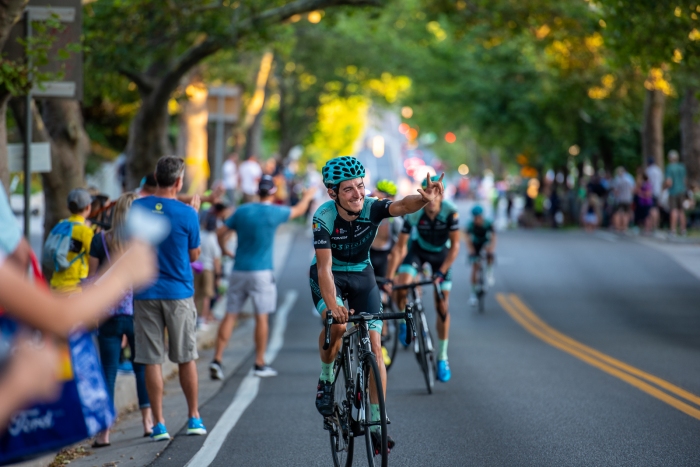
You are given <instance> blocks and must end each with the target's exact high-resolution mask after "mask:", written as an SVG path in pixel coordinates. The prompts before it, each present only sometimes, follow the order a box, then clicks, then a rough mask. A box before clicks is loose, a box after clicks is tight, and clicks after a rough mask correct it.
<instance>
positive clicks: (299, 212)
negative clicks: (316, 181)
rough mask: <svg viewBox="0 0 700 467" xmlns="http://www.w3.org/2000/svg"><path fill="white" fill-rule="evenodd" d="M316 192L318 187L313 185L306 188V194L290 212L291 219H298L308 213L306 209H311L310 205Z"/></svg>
mask: <svg viewBox="0 0 700 467" xmlns="http://www.w3.org/2000/svg"><path fill="white" fill-rule="evenodd" d="M315 194H316V187H315V186H313V187H311V188H309V189H308V190H306V191H305V192H304V195H303V196H302V197H301V199H300V200H299V202H298V203H297V204H295V205H294V206H292V209H291V211H290V213H289V220H292V219H296V218H297V217H300V216H303V215H304V214H306V211H308V210H309V205H310V204H311V201H313V199H314V195H315Z"/></svg>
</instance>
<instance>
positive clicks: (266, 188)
mask: <svg viewBox="0 0 700 467" xmlns="http://www.w3.org/2000/svg"><path fill="white" fill-rule="evenodd" d="M276 191H277V187H276V186H275V182H274V180H273V179H272V177H270V176H268V175H265V176H263V177H262V178H261V179H260V183H259V186H258V195H259V196H260V202H259V203H248V204H244V205H243V206H241V207H240V208H238V210H236V212H235V213H234V214H233V215H232V216H231V217H229V218H228V219H227V220H226V222H225V224H224V225H223V226H221V227H219V230H218V231H217V234H218V236H219V244H220V245H221V249H222V251H223V252H224V254H225V255H227V256H231V257H234V255H233V254H232V253H231V252H230V251H228V248H227V246H226V239H227V238H228V236H229V234H230V233H231V231H233V230H235V231H236V232H237V233H238V246H237V247H236V255H235V258H236V262H235V263H234V265H233V271H232V272H231V275H230V276H229V280H228V282H229V286H228V291H227V293H226V316H225V317H224V319H223V321H222V322H221V324H220V325H219V334H218V337H217V340H216V351H215V353H214V360H213V361H212V362H211V365H210V366H209V370H210V372H211V378H212V379H219V380H220V379H224V372H223V369H222V365H221V359H222V358H223V356H224V349H226V345H227V344H228V340H229V338H230V337H231V333H232V332H233V328H234V326H235V324H236V318H237V317H238V313H239V312H240V311H241V308H243V304H244V303H245V301H246V299H247V298H248V297H250V299H251V300H252V302H253V308H254V309H255V370H254V371H255V375H256V376H260V377H267V376H275V375H277V372H276V371H275V370H274V369H272V368H271V367H270V366H268V365H267V364H266V363H265V350H266V349H267V336H268V319H267V316H268V315H269V314H270V313H272V312H274V311H275V309H276V308H277V286H276V285H275V276H274V273H273V270H272V248H273V245H274V241H275V232H276V231H277V227H278V226H279V225H280V224H283V223H284V222H287V221H288V220H290V219H294V218H295V217H299V216H302V215H304V214H305V213H306V211H307V210H308V208H309V204H310V203H311V200H312V199H313V196H314V193H315V191H316V190H315V189H311V190H308V191H307V192H306V193H304V196H303V197H302V199H301V201H299V203H298V204H296V205H295V206H293V207H291V208H290V207H288V206H276V205H274V204H272V199H273V195H274V194H275V192H276Z"/></svg>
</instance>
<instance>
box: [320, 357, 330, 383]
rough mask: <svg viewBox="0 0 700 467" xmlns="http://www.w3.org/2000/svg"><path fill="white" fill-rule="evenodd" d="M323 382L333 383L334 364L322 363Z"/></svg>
mask: <svg viewBox="0 0 700 467" xmlns="http://www.w3.org/2000/svg"><path fill="white" fill-rule="evenodd" d="M320 379H321V381H325V382H327V383H332V382H333V363H325V362H323V360H322V361H321V378H320Z"/></svg>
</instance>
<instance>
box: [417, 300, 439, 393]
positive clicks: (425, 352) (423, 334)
mask: <svg viewBox="0 0 700 467" xmlns="http://www.w3.org/2000/svg"><path fill="white" fill-rule="evenodd" d="M416 331H417V332H416V334H417V338H418V362H419V363H420V367H421V370H423V377H424V378H425V386H426V388H427V389H428V394H432V393H433V387H434V386H435V361H434V356H433V352H432V350H431V349H429V348H428V343H427V341H428V333H429V332H430V329H429V328H428V327H427V323H426V318H425V314H424V313H420V315H419V316H418V319H417V320H416Z"/></svg>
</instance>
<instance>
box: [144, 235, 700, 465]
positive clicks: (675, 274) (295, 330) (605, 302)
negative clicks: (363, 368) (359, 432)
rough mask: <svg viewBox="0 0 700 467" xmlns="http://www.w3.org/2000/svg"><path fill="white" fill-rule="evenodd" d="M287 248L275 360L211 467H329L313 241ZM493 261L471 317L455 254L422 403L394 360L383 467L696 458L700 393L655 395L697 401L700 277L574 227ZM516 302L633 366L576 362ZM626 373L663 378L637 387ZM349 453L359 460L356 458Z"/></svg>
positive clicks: (212, 419) (408, 364)
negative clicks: (286, 303)
mask: <svg viewBox="0 0 700 467" xmlns="http://www.w3.org/2000/svg"><path fill="white" fill-rule="evenodd" d="M612 240H614V239H612ZM295 242H296V243H295V245H294V246H293V248H292V249H291V253H290V257H289V259H288V261H287V264H286V266H285V268H284V272H283V274H282V277H281V278H280V280H279V282H278V286H279V289H280V292H281V293H280V297H283V296H284V294H285V292H286V291H287V290H290V289H296V290H298V292H299V295H298V298H297V300H296V302H295V304H294V306H293V307H292V308H291V311H290V313H289V317H288V321H287V327H286V332H285V334H284V345H283V347H282V349H281V351H280V352H279V355H278V357H277V359H276V360H275V362H274V366H275V367H276V368H277V369H278V370H279V373H280V374H279V376H278V377H276V378H268V379H265V380H262V381H260V384H259V389H258V392H257V395H256V397H255V398H254V399H253V400H252V402H251V403H250V405H249V406H248V407H247V409H246V410H245V411H244V412H243V413H242V415H241V416H240V419H238V421H237V423H236V424H235V427H234V428H233V429H232V430H231V431H230V433H228V435H227V436H226V437H225V442H224V443H223V444H222V446H221V450H220V451H219V452H218V455H216V457H215V459H214V460H213V462H212V463H211V465H213V466H231V465H235V466H315V465H319V466H321V465H332V461H331V457H330V448H329V441H328V434H327V432H326V431H324V430H323V428H322V420H321V417H320V416H319V415H318V413H317V412H316V410H315V408H314V396H315V389H316V381H317V379H318V374H319V371H320V370H319V366H320V365H319V357H318V351H317V337H318V334H319V332H320V330H321V325H320V320H319V319H318V318H317V317H315V316H314V315H313V314H312V311H311V310H312V304H311V297H310V293H309V288H308V278H307V277H308V276H307V271H308V265H309V259H310V257H311V247H310V239H309V238H306V237H305V236H303V235H300V236H298V237H297V238H296V240H295ZM498 258H499V264H498V266H497V270H496V280H497V283H496V286H495V287H494V288H493V289H492V290H490V291H489V295H488V297H487V303H486V312H485V313H484V314H483V315H480V314H478V313H476V312H474V311H473V309H471V308H470V307H469V306H468V305H467V301H468V290H469V287H468V285H467V277H468V276H467V269H466V266H465V254H464V251H463V252H462V253H461V254H460V257H459V259H458V260H457V264H456V266H455V271H454V277H455V285H454V288H453V293H452V307H451V312H452V330H451V335H450V344H449V355H450V365H451V368H452V374H453V377H452V380H451V381H450V382H449V383H447V384H438V385H437V386H436V390H435V393H434V394H433V395H428V394H427V393H426V390H425V388H424V383H423V377H422V375H421V373H420V372H419V368H418V365H417V364H416V361H415V358H414V357H413V356H412V355H410V354H409V353H408V352H401V351H400V352H399V355H398V357H397V361H396V363H395V365H394V367H393V368H392V370H391V372H390V373H389V385H388V386H389V387H388V396H387V410H388V414H389V417H390V418H391V420H392V424H391V425H390V434H391V435H392V437H393V438H394V439H395V440H396V443H397V445H396V447H395V448H394V450H393V451H392V453H391V454H390V464H392V465H401V466H409V465H410V466H463V465H488V466H491V465H494V466H503V465H505V466H511V465H512V466H569V465H582V466H591V465H595V466H603V465H614V466H620V465H630V466H653V465H658V466H697V465H700V419H698V418H700V410H698V409H700V405H696V403H697V402H700V398H697V399H696V400H695V402H693V401H692V400H691V401H688V400H687V398H686V399H683V398H682V397H680V396H678V395H676V393H674V392H673V391H674V390H673V389H670V390H669V389H668V387H671V388H673V387H674V386H668V384H673V385H676V386H679V387H681V388H683V389H685V390H687V391H688V392H690V393H691V394H690V396H693V395H700V365H698V360H699V359H698V357H700V339H699V338H698V337H700V310H699V308H700V287H699V285H700V283H699V282H698V279H697V278H695V277H694V276H692V275H691V274H690V273H688V272H687V271H686V270H685V269H683V268H682V267H681V266H679V265H678V264H677V263H676V262H675V261H674V260H673V259H671V258H670V257H669V256H667V255H666V254H664V253H662V252H660V251H657V250H655V249H653V248H650V247H649V246H648V245H644V244H641V243H639V242H637V241H635V240H632V239H620V240H619V241H611V239H610V238H607V237H606V236H597V235H586V234H584V233H582V232H570V231H569V232H551V231H530V232H526V231H517V232H507V233H504V234H502V235H500V237H499V246H498ZM502 303H503V304H504V305H502ZM517 304H520V305H522V306H520V307H518V306H517ZM523 308H525V309H526V310H528V311H530V312H532V313H534V314H536V315H537V316H538V317H539V318H541V319H542V320H543V321H544V322H546V323H547V324H549V325H550V326H551V327H552V328H554V329H556V330H557V331H559V332H560V333H563V334H564V335H566V336H568V337H569V338H570V339H573V340H574V341H576V342H579V343H582V344H585V345H586V346H587V347H588V348H591V349H595V351H598V352H601V353H602V354H604V357H608V358H609V359H615V360H608V363H610V362H611V361H620V362H623V363H624V364H627V365H628V366H629V367H627V368H628V370H629V368H632V370H629V371H628V370H625V371H619V370H617V373H616V372H615V371H612V370H609V369H607V370H606V368H608V363H600V358H599V357H596V358H595V359H593V360H594V361H595V362H598V363H591V357H590V356H589V357H588V358H589V361H586V360H585V358H584V357H580V356H577V352H579V353H585V352H580V347H579V348H578V350H576V349H575V348H574V347H575V345H574V344H571V342H574V341H567V342H568V343H562V342H564V341H563V340H562V338H561V337H556V336H555V337H552V336H553V335H554V334H552V332H550V331H542V329H543V328H542V327H540V328H539V329H540V330H539V331H537V329H535V331H532V327H531V328H530V330H528V329H527V326H524V325H523V324H520V323H519V322H517V321H516V320H515V319H513V317H512V313H508V312H507V310H506V309H510V311H511V312H513V310H515V312H517V313H519V316H525V315H526V312H524V311H522V310H523ZM429 310H430V316H431V322H434V313H433V307H432V305H429ZM518 310H521V311H518ZM513 316H515V315H513ZM537 332H539V333H540V334H539V337H538V336H537V335H535V334H537ZM533 333H534V334H533ZM543 336H544V337H543ZM557 345H558V347H557ZM572 348H573V350H572ZM588 355H590V352H589V354H588ZM249 363H251V365H252V360H251V362H249ZM241 368H242V369H241V370H239V372H238V373H236V374H234V375H233V377H232V378H231V379H229V380H228V381H227V383H226V384H225V385H224V387H223V389H222V391H221V392H220V393H219V395H218V396H216V397H214V398H213V399H212V400H211V401H210V402H208V403H207V404H206V405H205V406H204V407H203V408H202V410H201V412H202V416H203V418H204V420H205V422H206V423H207V426H208V427H210V437H211V430H212V428H213V427H214V425H215V424H216V421H217V420H219V419H220V418H221V416H222V414H223V413H224V411H225V410H226V409H227V407H228V406H229V405H230V404H231V402H232V400H233V399H234V397H235V396H236V394H237V391H238V390H239V387H240V385H241V381H243V380H244V378H245V376H246V373H247V372H248V370H249V368H250V365H248V364H244V365H242V366H241ZM635 371H637V372H639V371H643V372H645V373H641V374H646V373H648V374H650V375H653V376H655V377H658V378H661V380H663V381H662V382H661V383H659V381H661V380H655V381H656V383H654V384H651V383H648V382H642V383H639V381H641V380H642V379H643V378H642V377H640V376H639V373H637V376H634V375H633V376H630V374H634V372H635ZM644 384H646V386H644ZM659 384H661V385H663V384H666V386H667V387H666V389H664V388H663V387H661V388H660V386H659ZM648 386H653V388H652V389H654V390H648V391H645V390H643V388H647V389H648ZM640 388H642V389H640ZM654 391H656V392H654ZM684 394H685V393H684ZM685 396H688V395H687V394H685ZM688 397H689V396H688ZM690 398H691V399H692V397H690ZM239 399H240V395H239ZM677 401H681V404H682V405H679V403H678V402H677ZM679 407H680V408H679ZM687 407H690V409H692V410H689V409H687ZM693 410H695V411H696V412H697V413H696V412H693ZM205 439H206V438H202V437H189V438H188V437H185V436H182V435H180V436H178V437H176V439H175V440H174V442H172V443H171V444H170V445H169V446H168V448H167V449H166V450H165V451H164V452H163V453H162V454H161V456H160V457H159V459H158V460H157V461H156V462H155V465H156V466H175V465H177V466H182V465H185V464H186V463H187V462H188V460H189V459H191V458H192V456H194V455H195V453H197V451H198V450H200V448H201V447H202V443H203V442H204V441H205ZM206 449H211V447H210V446H209V447H206ZM362 460H363V459H362V457H361V456H356V461H355V465H363V463H362Z"/></svg>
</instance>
